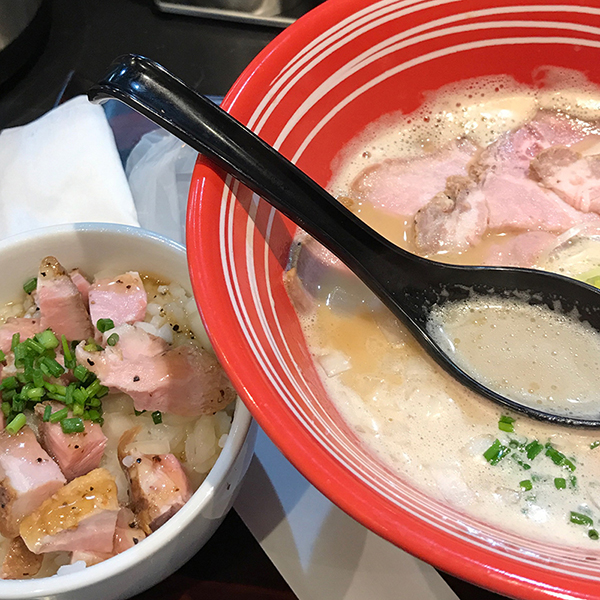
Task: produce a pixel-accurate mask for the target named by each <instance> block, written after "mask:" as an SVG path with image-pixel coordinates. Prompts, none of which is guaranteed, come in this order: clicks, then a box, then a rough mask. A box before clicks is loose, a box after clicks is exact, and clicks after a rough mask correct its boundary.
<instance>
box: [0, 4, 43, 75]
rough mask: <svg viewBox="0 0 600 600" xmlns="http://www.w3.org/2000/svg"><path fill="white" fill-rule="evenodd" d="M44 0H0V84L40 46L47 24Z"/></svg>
mask: <svg viewBox="0 0 600 600" xmlns="http://www.w3.org/2000/svg"><path fill="white" fill-rule="evenodd" d="M45 4H46V2H45V1H44V0H0V84H1V83H4V82H5V81H6V80H7V79H9V78H10V77H12V76H13V75H14V74H15V73H16V72H17V71H18V70H19V69H20V68H21V67H22V66H23V65H24V64H25V63H26V62H27V61H28V60H29V59H30V58H31V57H32V56H33V55H34V54H35V53H36V52H37V51H38V50H39V48H40V46H41V44H42V42H43V40H44V38H45V34H46V33H47V30H48V27H49V24H50V23H49V17H48V14H47V11H46V10H43V9H44V6H45Z"/></svg>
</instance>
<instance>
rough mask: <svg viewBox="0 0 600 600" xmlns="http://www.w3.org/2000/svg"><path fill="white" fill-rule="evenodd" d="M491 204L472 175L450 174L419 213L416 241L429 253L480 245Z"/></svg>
mask: <svg viewBox="0 0 600 600" xmlns="http://www.w3.org/2000/svg"><path fill="white" fill-rule="evenodd" d="M488 218H489V214H488V206H487V203H486V201H485V198H484V195H483V192H482V190H481V188H480V187H479V186H478V185H477V184H476V183H475V182H474V181H473V180H472V179H469V178H468V177H464V176H456V177H449V178H448V180H447V182H446V189H445V190H444V192H442V193H439V194H436V195H435V196H434V197H433V198H432V200H431V201H430V202H429V204H427V205H426V206H424V207H423V208H422V209H421V210H420V211H419V212H418V213H417V214H416V216H415V241H416V243H417V245H418V246H419V247H420V248H421V249H423V250H425V251H427V253H435V252H442V251H444V250H446V249H449V250H453V251H460V250H464V249H466V248H468V247H469V246H475V245H477V244H478V243H479V242H480V241H481V238H482V236H483V234H484V233H485V232H486V231H487V226H488Z"/></svg>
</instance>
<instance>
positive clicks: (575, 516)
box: [569, 510, 594, 527]
mask: <svg viewBox="0 0 600 600" xmlns="http://www.w3.org/2000/svg"><path fill="white" fill-rule="evenodd" d="M569 520H570V521H571V523H575V525H589V526H590V527H591V526H592V525H593V524H594V521H593V520H592V518H591V517H588V516H587V515H583V514H581V513H578V512H575V511H573V510H572V511H571V514H570V516H569Z"/></svg>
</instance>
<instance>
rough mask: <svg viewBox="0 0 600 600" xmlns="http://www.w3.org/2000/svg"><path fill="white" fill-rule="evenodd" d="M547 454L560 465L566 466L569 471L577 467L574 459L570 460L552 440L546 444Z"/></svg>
mask: <svg viewBox="0 0 600 600" xmlns="http://www.w3.org/2000/svg"><path fill="white" fill-rule="evenodd" d="M546 456H547V457H549V458H550V460H551V461H552V462H553V463H554V464H555V465H558V466H561V467H565V468H566V469H568V470H569V471H574V470H575V469H576V467H575V465H574V464H573V462H572V461H570V460H569V459H568V458H567V457H566V456H565V455H564V454H563V453H562V452H560V451H558V450H557V449H556V448H555V447H554V446H553V445H552V444H551V443H550V442H548V443H547V444H546Z"/></svg>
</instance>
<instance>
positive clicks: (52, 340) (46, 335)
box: [35, 329, 60, 350]
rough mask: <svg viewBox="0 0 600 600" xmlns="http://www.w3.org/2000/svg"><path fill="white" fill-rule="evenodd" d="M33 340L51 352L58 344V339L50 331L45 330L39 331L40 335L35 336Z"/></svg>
mask: <svg viewBox="0 0 600 600" xmlns="http://www.w3.org/2000/svg"><path fill="white" fill-rule="evenodd" d="M35 339H36V340H37V341H38V342H39V343H40V344H41V345H42V346H43V347H44V348H45V349H46V350H53V349H54V348H57V347H58V344H59V343H60V342H59V341H58V338H57V337H56V336H55V335H54V333H53V332H52V330H51V329H46V331H41V332H40V333H36V334H35Z"/></svg>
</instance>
